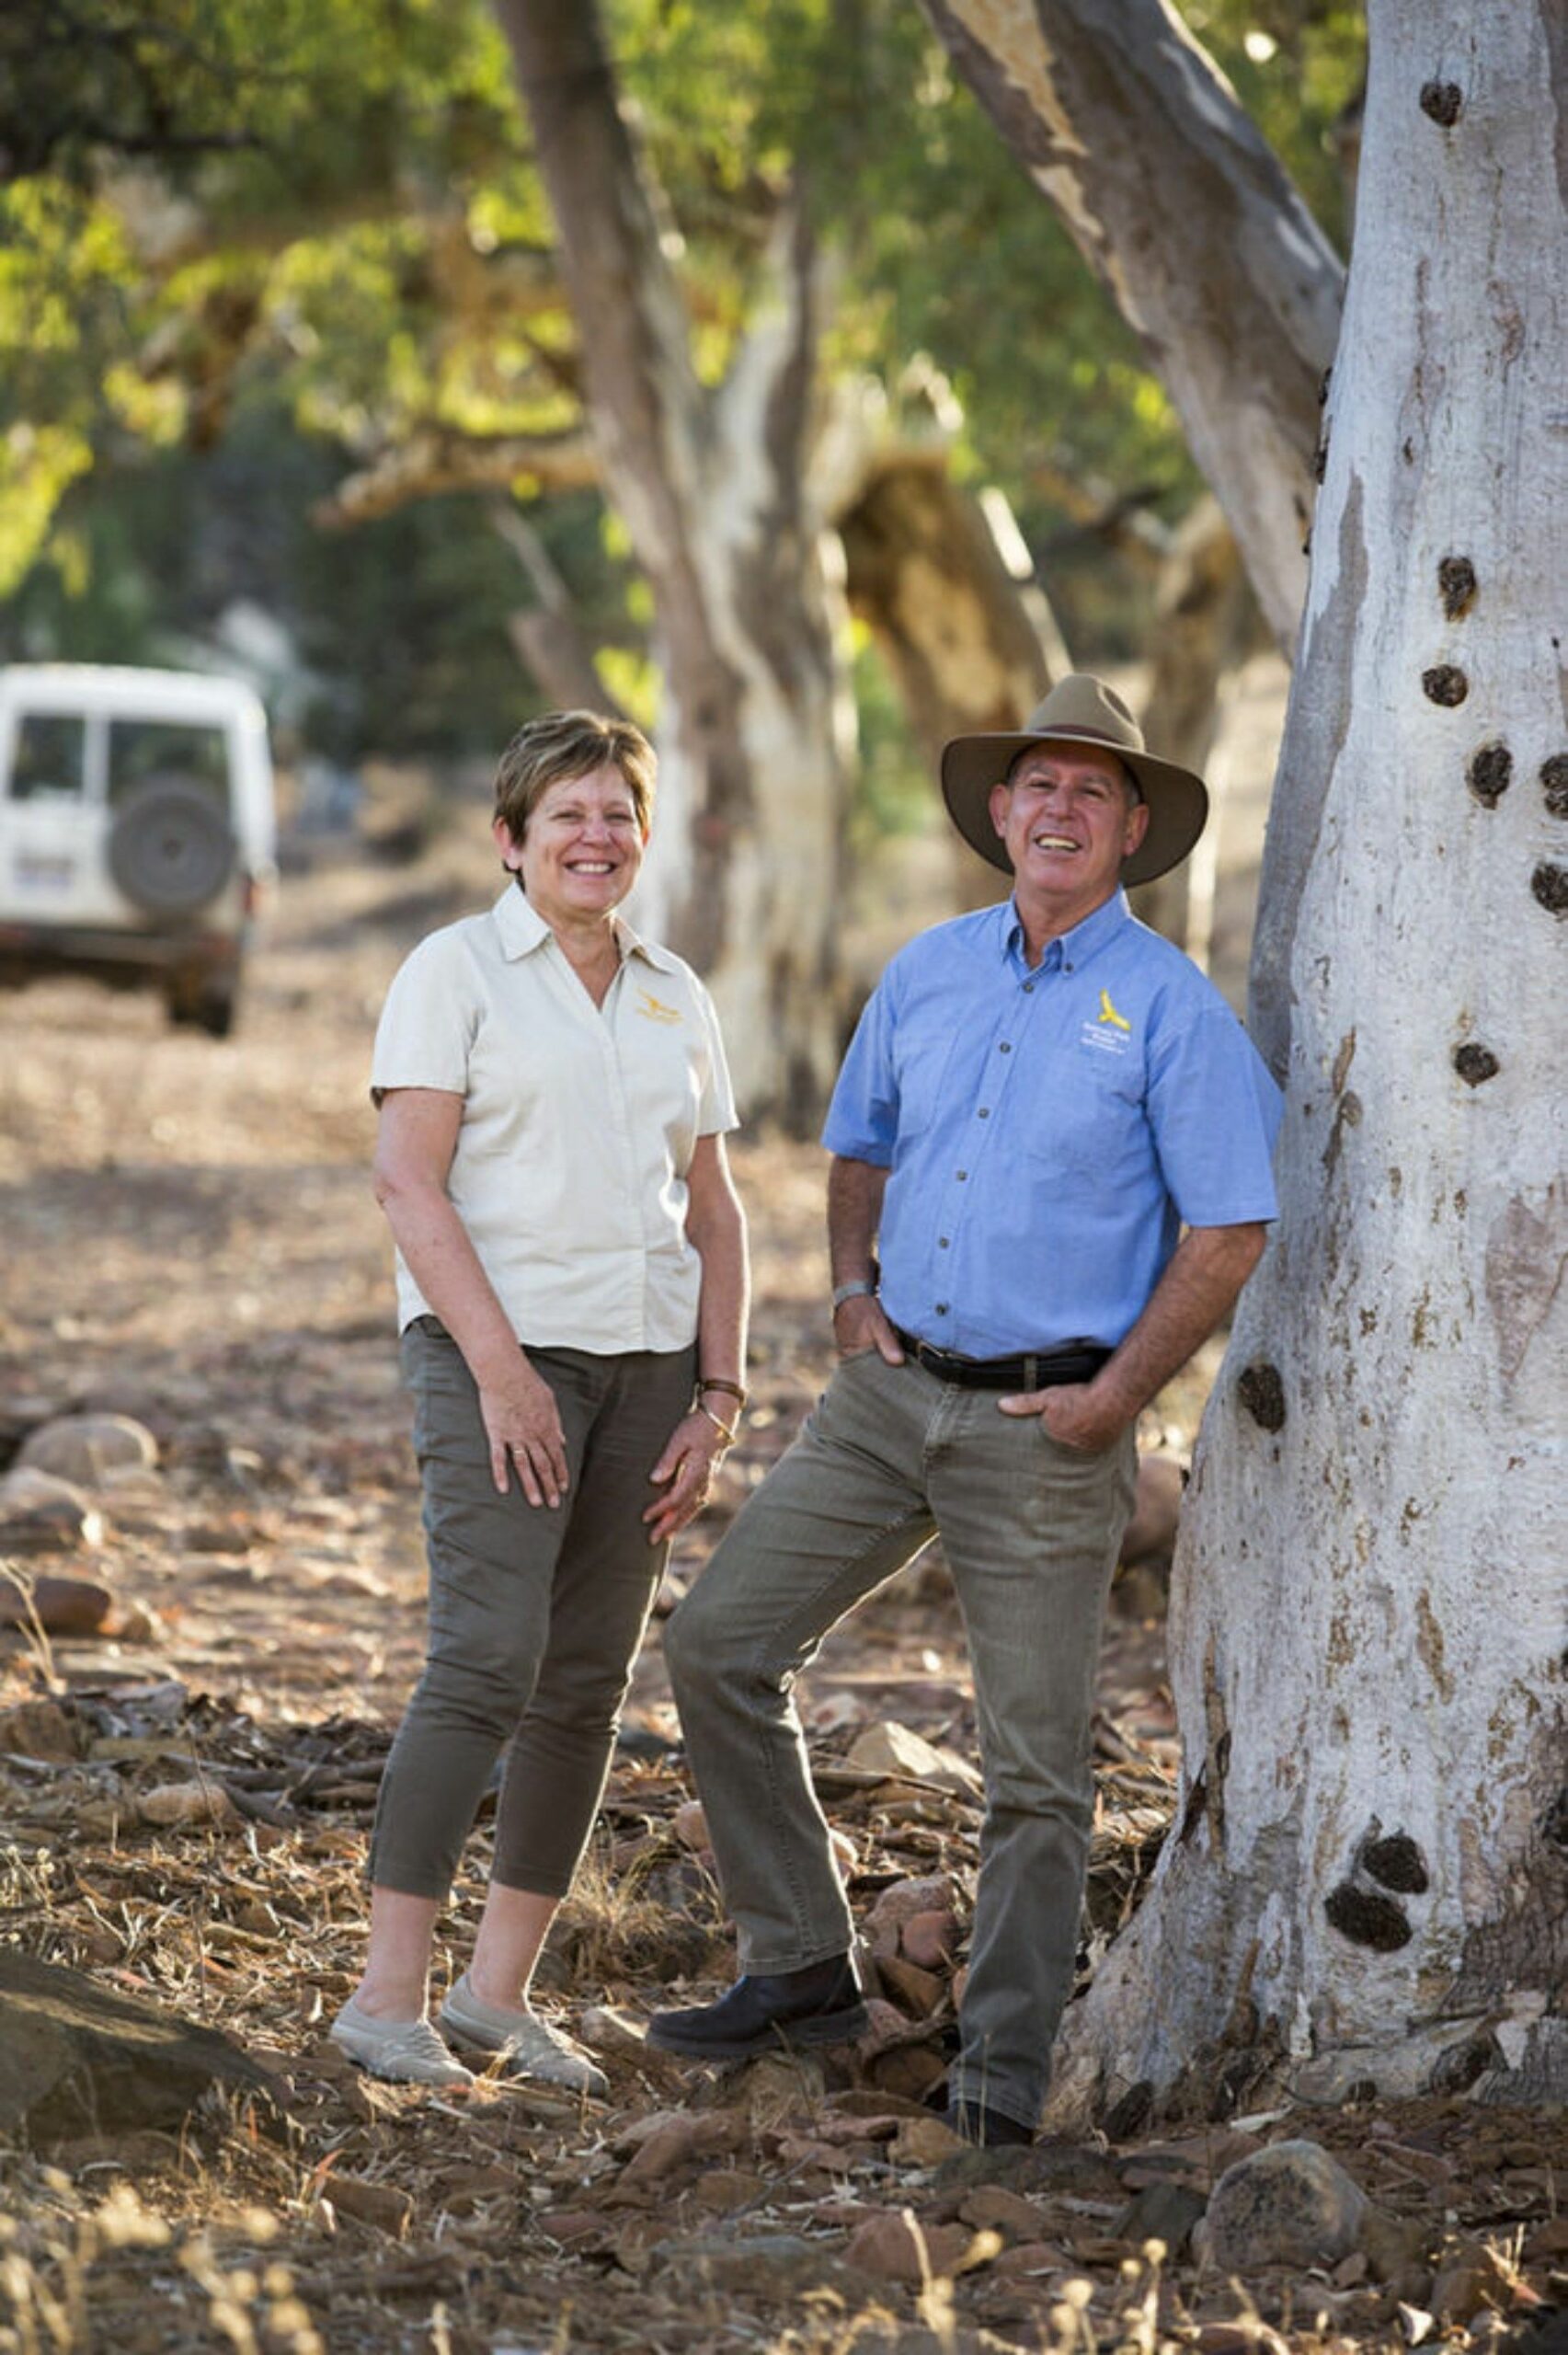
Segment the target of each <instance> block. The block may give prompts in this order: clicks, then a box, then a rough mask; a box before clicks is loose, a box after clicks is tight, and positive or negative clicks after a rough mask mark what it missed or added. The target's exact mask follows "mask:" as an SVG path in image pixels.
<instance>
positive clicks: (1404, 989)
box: [1057, 0, 1568, 2117]
mask: <svg viewBox="0 0 1568 2355" xmlns="http://www.w3.org/2000/svg"><path fill="white" fill-rule="evenodd" d="M1370 13H1371V34H1372V53H1371V74H1370V82H1369V87H1368V109H1367V124H1366V145H1365V152H1364V158H1363V163H1362V177H1361V186H1360V192H1359V207H1360V218H1359V224H1358V229H1357V236H1356V248H1355V259H1354V262H1353V265H1352V270H1351V282H1350V289H1349V295H1348V303H1347V309H1346V316H1345V334H1344V339H1343V343H1342V348H1341V351H1340V355H1339V358H1338V361H1337V362H1336V366H1335V371H1334V378H1333V396H1332V403H1331V412H1330V442H1329V449H1328V463H1327V472H1326V476H1325V479H1324V484H1323V489H1322V501H1321V504H1320V508H1319V512H1318V517H1317V521H1316V523H1315V526H1314V532H1313V544H1312V545H1313V555H1312V575H1311V585H1310V596H1309V603H1308V610H1307V616H1306V622H1305V628H1304V635H1303V642H1302V652H1301V658H1300V661H1299V664H1298V667H1297V672H1296V680H1295V685H1294V689H1293V693H1292V699H1291V706H1290V712H1289V717H1288V724H1287V730H1286V743H1285V750H1284V754H1283V765H1282V778H1283V781H1284V783H1285V784H1286V786H1287V787H1288V796H1287V806H1288V808H1290V809H1292V810H1294V811H1295V813H1296V816H1297V820H1298V823H1297V826H1296V828H1295V829H1294V830H1293V831H1292V832H1290V833H1288V835H1287V836H1286V837H1284V838H1283V839H1281V840H1279V841H1276V839H1275V837H1274V836H1273V835H1272V834H1271V839H1270V847H1269V853H1268V858H1267V863H1266V867H1265V903H1264V911H1263V915H1262V924H1263V926H1264V929H1265V933H1268V934H1272V935H1273V936H1274V939H1275V944H1276V949H1277V951H1278V952H1279V953H1277V954H1276V956H1275V957H1274V958H1273V959H1271V960H1269V961H1268V962H1267V963H1266V964H1265V967H1264V968H1263V970H1264V971H1265V974H1266V976H1267V978H1268V982H1269V987H1268V992H1267V994H1266V996H1265V999H1264V1001H1263V1002H1262V1003H1260V1004H1259V1005H1258V1006H1257V1008H1256V1012H1257V1016H1258V1019H1259V1024H1260V1028H1261V1031H1262V1036H1263V1041H1264V1043H1265V1049H1267V1050H1268V1051H1271V1052H1272V1054H1273V1056H1274V1058H1275V1060H1276V1063H1277V1064H1278V1066H1279V1067H1280V1068H1281V1070H1282V1072H1283V1074H1284V1075H1285V1076H1286V1078H1287V1081H1288V1112H1287V1118H1286V1123H1285V1130H1284V1136H1283V1142H1282V1147H1281V1152H1280V1170H1281V1179H1282V1191H1283V1200H1284V1215H1283V1218H1282V1221H1281V1224H1280V1227H1279V1230H1278V1234H1277V1236H1276V1240H1275V1242H1274V1244H1273V1246H1272V1248H1271V1249H1270V1251H1269V1253H1268V1254H1267V1256H1266V1258H1265V1261H1264V1264H1263V1267H1262V1269H1260V1271H1259V1273H1258V1275H1257V1277H1256V1278H1255V1279H1254V1281H1253V1283H1252V1285H1251V1286H1250V1287H1249V1288H1248V1291H1247V1292H1246V1293H1245V1295H1244V1296H1243V1300H1242V1306H1241V1310H1240V1314H1239V1318H1238V1322H1237V1327H1236V1330H1235V1334H1234V1337H1233V1339H1232V1343H1231V1347H1230V1352H1229V1354H1228V1356H1227V1359H1226V1361H1225V1365H1224V1369H1223V1371H1222V1373H1221V1376H1220V1380H1219V1384H1218V1385H1217V1388H1216V1392H1215V1395H1214V1397H1213V1399H1212V1401H1211V1404H1210V1411H1209V1415H1208V1418H1207V1422H1206V1425H1205V1429H1204V1431H1203V1435H1202V1441H1201V1445H1200V1449H1199V1456H1198V1463H1197V1466H1196V1474H1195V1478H1194V1483H1193V1488H1192V1490H1191V1492H1190V1495H1189V1499H1188V1503H1187V1508H1186V1513H1185V1528H1184V1532H1183V1536H1182V1541H1181V1545H1180V1548H1179V1552H1178V1559H1177V1565H1176V1574H1175V1593H1174V1595H1173V1624H1172V1645H1173V1681H1174V1684H1175V1688H1176V1694H1177V1702H1178V1708H1179V1714H1180V1719H1181V1725H1182V1729H1183V1738H1184V1745H1185V1756H1184V1765H1183V1777H1182V1790H1181V1805H1180V1809H1179V1811H1178V1819H1177V1828H1176V1830H1175V1831H1174V1832H1173V1835H1172V1837H1171V1838H1170V1840H1169V1841H1168V1842H1167V1844H1166V1847H1165V1850H1164V1853H1163V1855H1162V1860H1161V1867H1160V1869H1159V1872H1158V1876H1157V1878H1156V1881H1155V1884H1154V1886H1153V1889H1152V1890H1151V1892H1150V1897H1149V1899H1148V1901H1146V1903H1145V1905H1144V1907H1143V1909H1142V1911H1141V1912H1140V1913H1139V1915H1138V1916H1137V1918H1136V1920H1135V1922H1134V1924H1132V1926H1131V1929H1130V1930H1129V1932H1128V1933H1127V1936H1125V1937H1124V1938H1123V1939H1122V1940H1120V1941H1118V1943H1117V1944H1116V1947H1114V1948H1113V1950H1112V1953H1111V1955H1110V1957H1109V1958H1108V1959H1107V1962H1106V1965H1105V1966H1104V1969H1103V1970H1101V1972H1100V1973H1099V1975H1098V1977H1097V1978H1096V1980H1095V1982H1094V1983H1093V1987H1092V1988H1091V1991H1090V1993H1089V1995H1088V1997H1087V1999H1086V2002H1085V2003H1084V2005H1082V2006H1080V2007H1079V2010H1078V2013H1077V2016H1076V2017H1074V2018H1073V2020H1072V2026H1071V2032H1070V2036H1069V2037H1068V2039H1065V2042H1064V2049H1063V2052H1062V2055H1061V2066H1060V2068H1059V2077H1058V2095H1057V2113H1058V2115H1059V2117H1065V2116H1068V2115H1070V2114H1072V2113H1073V2112H1074V2111H1075V2110H1078V2111H1082V2109H1083V2108H1086V2107H1088V2108H1104V2107H1105V2106H1106V2105H1107V2104H1112V2103H1115V2102H1116V2100H1117V2099H1124V2100H1125V2099H1126V2098H1127V2097H1128V2095H1129V2092H1130V2091H1132V2090H1133V2089H1139V2098H1140V2099H1146V2098H1147V2097H1148V2094H1149V2092H1150V2090H1152V2091H1155V2092H1158V2091H1159V2090H1160V2089H1162V2088H1167V2087H1170V2086H1171V2085H1173V2083H1175V2082H1176V2081H1177V2080H1179V2079H1180V2078H1181V2076H1182V2074H1183V2072H1184V2070H1192V2071H1195V2072H1196V2075H1197V2078H1198V2081H1199V2082H1200V2083H1202V2084H1203V2085H1205V2086H1206V2088H1207V2090H1208V2091H1210V2092H1212V2090H1213V2088H1214V2086H1215V2085H1216V2084H1217V2083H1218V2082H1219V2081H1220V2080H1222V2079H1224V2078H1225V2076H1226V2073H1227V2072H1228V2071H1229V2072H1231V2073H1234V2072H1235V2071H1237V2070H1238V2069H1239V2070H1240V2072H1241V2076H1240V2077H1238V2076H1237V2075H1235V2074H1231V2077H1230V2082H1231V2084H1232V2085H1235V2084H1238V2083H1240V2082H1241V2081H1242V2078H1244V2077H1245V2076H1246V2074H1247V2073H1248V2070H1249V2069H1252V2070H1253V2072H1254V2073H1261V2072H1263V2064H1264V2063H1265V2062H1266V2063H1268V2072H1269V2073H1271V2074H1274V2076H1275V2077H1276V2081H1277V2080H1278V2079H1279V2078H1281V2077H1282V2078H1283V2079H1284V2081H1285V2082H1286V2083H1288V2084H1291V2085H1295V2086H1296V2087H1297V2088H1298V2089H1299V2090H1306V2091H1315V2092H1317V2093H1319V2094H1326V2095H1332V2094H1333V2093H1334V2092H1335V2091H1343V2090H1344V2089H1345V2087H1346V2086H1347V2085H1349V2084H1350V2083H1352V2082H1354V2081H1355V2080H1356V2079H1366V2078H1371V2079H1372V2080H1374V2081H1375V2082H1377V2083H1379V2085H1381V2086H1383V2087H1384V2088H1385V2089H1386V2090H1391V2091H1408V2090H1413V2088H1415V2087H1416V2086H1419V2085H1426V2084H1431V2083H1437V2084H1448V2085H1464V2084H1467V2083H1470V2082H1471V2081H1475V2082H1476V2084H1477V2090H1478V2091H1481V2092H1486V2091H1494V2092H1497V2093H1507V2094H1509V2095H1511V2096H1522V2097H1556V2098H1559V2099H1560V2098H1562V2096H1563V2094H1564V2093H1565V2092H1568V2020H1565V2019H1564V2016H1563V2010H1564V1977H1565V1969H1568V1790H1565V1788H1564V1784H1565V1775H1564V1755H1565V1752H1564V1741H1563V1732H1564V1727H1563V1715H1564V1707H1563V1704H1564V1673H1565V1657H1564V1649H1563V1641H1564V1609H1563V1580H1562V1564H1563V1544H1562V1529H1563V1514H1564V1504H1563V1499H1564V1486H1565V1484H1564V1466H1563V1450H1562V1413H1563V1401H1564V1398H1565V1397H1568V1171H1565V1167H1564V1161H1565V1155H1564V1127H1563V1120H1562V1105H1563V1100H1564V1081H1565V1078H1568V1069H1565V1063H1568V1057H1565V1051H1564V1032H1563V1025H1562V981H1561V976H1562V957H1563V951H1564V947H1565V946H1568V940H1565V935H1564V922H1565V917H1568V732H1565V728H1564V716H1563V715H1564V686H1563V681H1564V672H1563V663H1562V622H1563V613H1562V516H1563V514H1564V512H1565V511H1568V430H1565V418H1564V408H1563V396H1562V353H1563V350H1564V348H1565V340H1564V339H1565V337H1568V286H1565V279H1568V261H1565V257H1568V236H1565V231H1568V219H1565V217H1564V213H1565V193H1568V167H1565V164H1564V152H1565V151H1564V147H1563V144H1562V123H1563V121H1564V120H1565V119H1568V29H1565V27H1564V19H1563V17H1562V13H1561V11H1560V10H1557V9H1555V0H1539V5H1531V0H1520V5H1518V6H1513V7H1508V8H1496V9H1489V10H1487V11H1485V12H1484V14H1483V15H1482V17H1477V16H1476V14H1475V12H1474V10H1473V8H1472V7H1471V6H1470V5H1469V0H1373V6H1372V8H1371V12H1370ZM1297 787H1300V788H1302V789H1301V791H1300V795H1299V799H1292V798H1290V795H1292V794H1294V792H1295V789H1296V788H1297ZM1308 787H1310V788H1311V791H1310V793H1309V792H1308V791H1307V789H1306V788H1308ZM1303 811H1310V821H1309V820H1308V819H1307V818H1304V817H1303V816H1302V814H1301V813H1302V812H1303ZM1227 2043H1229V2044H1230V2046H1231V2047H1235V2048H1239V2049H1238V2050H1235V2051H1231V2052H1230V2054H1229V2055H1227V2054H1226V2051H1225V2047H1226V2045H1227ZM1260 2082H1261V2075H1260ZM1250 2098H1251V2092H1250V2090H1249V2099H1250Z"/></svg>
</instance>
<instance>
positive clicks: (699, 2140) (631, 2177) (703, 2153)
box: [617, 2110, 746, 2190]
mask: <svg viewBox="0 0 1568 2355" xmlns="http://www.w3.org/2000/svg"><path fill="white" fill-rule="evenodd" d="M745 2139H746V2138H745V2130H744V2128H743V2127H742V2125H741V2122H740V2120H739V2119H737V2118H735V2117H733V2116H731V2115H730V2114H729V2112H727V2111H726V2110H707V2111H705V2112H703V2113H701V2114H699V2115H696V2116H693V2115H692V2114H691V2113H690V2112H689V2111H686V2110H675V2111H670V2112H667V2113H665V2114H664V2115H663V2116H661V2117H659V2118H658V2120H657V2122H656V2124H655V2127H654V2131H652V2133H650V2134H647V2135H645V2136H643V2137H642V2138H641V2140H640V2141H639V2142H638V2146H637V2148H636V2150H635V2152H634V2153H633V2154H632V2157H631V2158H630V2159H629V2160H628V2162H627V2164H626V2165H625V2166H624V2167H623V2169H622V2170H621V2180H620V2183H619V2185H618V2186H617V2188H618V2189H620V2190H626V2189H628V2188H635V2187H636V2186H639V2185H642V2184H649V2183H658V2182H660V2181H662V2179H663V2178H664V2177H666V2176H670V2175H673V2174H674V2173H675V2172H676V2170H677V2168H679V2167H683V2166H685V2165H687V2164H688V2163H689V2162H690V2161H691V2160H692V2159H698V2158H716V2157H718V2156H720V2155H721V2154H724V2153H727V2152H730V2151H738V2149H739V2148H740V2146H741V2143H742V2142H744V2141H745Z"/></svg>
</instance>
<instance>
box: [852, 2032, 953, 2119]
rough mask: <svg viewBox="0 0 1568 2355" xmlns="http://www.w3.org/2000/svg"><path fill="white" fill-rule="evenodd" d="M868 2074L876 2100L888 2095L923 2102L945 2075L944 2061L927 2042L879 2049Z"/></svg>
mask: <svg viewBox="0 0 1568 2355" xmlns="http://www.w3.org/2000/svg"><path fill="white" fill-rule="evenodd" d="M868 2074H870V2076H871V2078H872V2081H873V2083H874V2084H875V2085H876V2097H877V2099H878V2100H879V2101H880V2100H881V2099H882V2098H883V2097H884V2096H886V2095H889V2094H891V2095H895V2096H899V2097H902V2098H903V2099H904V2100H906V2101H914V2102H920V2103H921V2104H922V2105H923V2103H924V2099H925V2097H926V2095H927V2094H929V2093H931V2092H932V2091H933V2089H934V2088H935V2087H936V2086H937V2085H940V2084H941V2082H942V2080H943V2078H944V2076H945V2075H946V2074H947V2063H946V2062H945V2061H944V2059H943V2057H942V2055H941V2053H940V2052H935V2051H933V2050H932V2048H931V2046H930V2045H929V2044H905V2045H901V2046H898V2047H897V2048H895V2049H893V2050H890V2051H883V2052H879V2053H878V2054H877V2055H876V2059H875V2060H874V2061H873V2062H872V2063H871V2067H870V2071H869V2073H868Z"/></svg>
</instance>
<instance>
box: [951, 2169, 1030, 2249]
mask: <svg viewBox="0 0 1568 2355" xmlns="http://www.w3.org/2000/svg"><path fill="white" fill-rule="evenodd" d="M958 2214H959V2217H960V2219H961V2220H962V2221H963V2223H966V2224H972V2225H973V2226H974V2229H975V2230H976V2232H978V2233H985V2232H990V2233H1005V2234H1007V2235H1008V2237H1009V2238H1010V2239H1012V2240H1015V2241H1024V2242H1030V2241H1037V2240H1038V2239H1039V2236H1040V2234H1041V2232H1042V2231H1043V2229H1044V2227H1045V2222H1046V2220H1045V2218H1044V2217H1043V2216H1042V2215H1041V2213H1040V2211H1039V2210H1038V2209H1037V2208H1036V2205H1035V2203H1034V2201H1033V2200H1025V2199H1024V2195H1023V2193H1022V2192H1021V2191H1009V2189H1008V2188H1007V2186H1006V2185H1005V2184H1004V2183H981V2184H977V2185H976V2187H975V2188H974V2190H973V2191H967V2192H966V2193H965V2194H964V2197H963V2199H962V2200H960V2201H959V2203H958Z"/></svg>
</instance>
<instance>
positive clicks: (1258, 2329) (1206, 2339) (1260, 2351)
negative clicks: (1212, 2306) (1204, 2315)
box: [1192, 2316, 1290, 2355]
mask: <svg viewBox="0 0 1568 2355" xmlns="http://www.w3.org/2000/svg"><path fill="white" fill-rule="evenodd" d="M1192 2343H1193V2345H1194V2346H1195V2347H1196V2349H1197V2355H1290V2349H1289V2347H1288V2343H1287V2341H1286V2340H1285V2339H1283V2338H1281V2337H1280V2335H1279V2333H1278V2331H1276V2330H1271V2329H1270V2328H1269V2326H1268V2324H1267V2323H1265V2322H1259V2321H1257V2320H1256V2319H1255V2318H1254V2317H1253V2316H1249V2317H1248V2319H1247V2320H1246V2321H1245V2322H1206V2323H1205V2324H1204V2325H1203V2326H1202V2328H1201V2329H1200V2330H1199V2332H1198V2334H1197V2337H1196V2339H1194V2341H1193V2342H1192Z"/></svg>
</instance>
